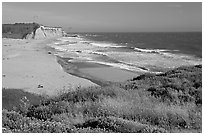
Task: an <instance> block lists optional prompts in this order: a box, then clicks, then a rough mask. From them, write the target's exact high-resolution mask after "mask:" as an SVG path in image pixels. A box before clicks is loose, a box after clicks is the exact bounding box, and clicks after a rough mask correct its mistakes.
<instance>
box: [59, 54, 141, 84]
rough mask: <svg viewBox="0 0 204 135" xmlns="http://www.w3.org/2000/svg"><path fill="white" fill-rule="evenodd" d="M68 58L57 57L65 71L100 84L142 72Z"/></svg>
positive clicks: (113, 81)
mask: <svg viewBox="0 0 204 135" xmlns="http://www.w3.org/2000/svg"><path fill="white" fill-rule="evenodd" d="M69 60H70V59H67V58H62V57H58V63H59V64H60V65H61V66H62V67H63V69H64V71H65V72H67V73H69V74H72V75H75V76H78V77H81V78H85V79H88V80H90V81H92V82H94V83H96V84H98V85H100V86H106V85H110V84H111V83H115V82H123V81H126V80H128V79H132V78H133V77H136V76H139V75H141V74H142V73H141V72H140V73H139V72H138V73H136V72H131V71H127V70H123V69H120V68H115V67H111V66H108V65H103V64H98V63H93V62H69Z"/></svg>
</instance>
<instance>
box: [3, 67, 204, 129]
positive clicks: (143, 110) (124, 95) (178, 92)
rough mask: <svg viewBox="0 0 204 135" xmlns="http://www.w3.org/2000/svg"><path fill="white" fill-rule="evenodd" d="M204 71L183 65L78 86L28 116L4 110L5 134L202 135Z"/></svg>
mask: <svg viewBox="0 0 204 135" xmlns="http://www.w3.org/2000/svg"><path fill="white" fill-rule="evenodd" d="M200 73H201V67H199V66H197V67H196V66H193V67H182V68H178V69H175V70H172V71H169V72H167V73H165V74H162V75H151V76H150V75H148V76H145V75H143V76H141V77H138V78H134V79H133V80H129V81H127V82H124V83H121V84H119V85H111V86H106V87H89V88H79V89H77V90H76V91H71V92H68V93H63V94H62V95H59V96H57V97H54V98H51V99H47V100H44V101H42V102H41V103H40V104H37V105H31V104H30V105H29V107H27V109H26V112H24V113H23V112H22V111H7V110H3V112H2V113H3V122H2V125H3V127H4V131H3V132H40V133H42V132H58V133H59V132H72V133H85V132H89V133H93V132H94V133H107V132H116V133H129V132H132V133H166V132H201V131H202V96H200V95H199V92H200V91H201V90H202V83H200V81H201V80H202V78H201V75H200ZM175 79H177V80H175ZM167 80H168V81H167ZM184 82H188V83H187V84H185V85H184ZM167 83H170V84H171V85H167ZM195 84H196V85H195ZM173 86H174V87H173ZM170 87H171V89H170ZM161 89H163V90H161ZM197 91H198V93H197ZM193 93H194V94H193ZM196 93H197V94H196ZM181 96H183V97H185V98H183V97H181ZM198 100H199V102H198Z"/></svg>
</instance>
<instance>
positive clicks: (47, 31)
mask: <svg viewBox="0 0 204 135" xmlns="http://www.w3.org/2000/svg"><path fill="white" fill-rule="evenodd" d="M63 35H64V31H63V30H62V28H61V27H47V26H43V25H41V26H40V27H39V28H37V29H36V30H35V31H33V32H31V33H29V34H27V35H26V36H25V39H45V38H52V37H61V36H63Z"/></svg>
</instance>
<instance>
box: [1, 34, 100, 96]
mask: <svg viewBox="0 0 204 135" xmlns="http://www.w3.org/2000/svg"><path fill="white" fill-rule="evenodd" d="M51 41H52V40H51V39H50V40H21V39H5V38H4V39H2V87H3V88H6V89H8V88H10V89H12V88H14V89H23V90H25V91H27V92H31V93H36V94H41V95H49V96H54V95H56V94H58V93H60V92H61V91H64V90H74V88H76V87H79V86H81V87H89V86H93V85H96V84H94V83H92V82H91V81H89V80H86V79H83V78H80V77H76V76H73V75H70V74H67V73H66V72H64V71H63V69H62V67H61V66H60V65H59V64H58V63H57V59H56V56H54V55H53V53H52V52H51V54H49V53H48V48H49V47H47V46H46V44H48V43H49V42H51ZM51 50H52V49H51Z"/></svg>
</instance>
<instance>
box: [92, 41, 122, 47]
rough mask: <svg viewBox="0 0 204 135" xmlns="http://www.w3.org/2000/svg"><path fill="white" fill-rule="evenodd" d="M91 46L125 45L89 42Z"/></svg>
mask: <svg viewBox="0 0 204 135" xmlns="http://www.w3.org/2000/svg"><path fill="white" fill-rule="evenodd" d="M90 44H91V45H93V46H98V47H114V48H120V47H125V46H119V45H116V44H111V43H94V42H92V43H90Z"/></svg>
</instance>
